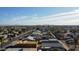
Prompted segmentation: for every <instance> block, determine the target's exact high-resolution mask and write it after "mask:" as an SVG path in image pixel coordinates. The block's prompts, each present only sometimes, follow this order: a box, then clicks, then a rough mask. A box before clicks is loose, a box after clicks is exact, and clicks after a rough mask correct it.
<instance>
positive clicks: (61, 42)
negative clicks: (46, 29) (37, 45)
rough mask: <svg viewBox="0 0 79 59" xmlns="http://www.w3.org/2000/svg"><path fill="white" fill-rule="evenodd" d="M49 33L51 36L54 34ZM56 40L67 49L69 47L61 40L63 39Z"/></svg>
mask: <svg viewBox="0 0 79 59" xmlns="http://www.w3.org/2000/svg"><path fill="white" fill-rule="evenodd" d="M50 34H51V35H52V36H54V34H53V33H52V32H51V31H50ZM58 42H59V43H60V44H62V45H63V47H64V48H65V49H66V50H67V51H68V50H69V49H70V48H69V46H68V45H67V44H66V43H65V42H63V41H61V40H58Z"/></svg>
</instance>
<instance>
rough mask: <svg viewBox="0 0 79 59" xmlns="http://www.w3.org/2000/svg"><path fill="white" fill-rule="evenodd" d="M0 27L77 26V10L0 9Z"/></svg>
mask: <svg viewBox="0 0 79 59" xmlns="http://www.w3.org/2000/svg"><path fill="white" fill-rule="evenodd" d="M0 25H79V8H77V7H0Z"/></svg>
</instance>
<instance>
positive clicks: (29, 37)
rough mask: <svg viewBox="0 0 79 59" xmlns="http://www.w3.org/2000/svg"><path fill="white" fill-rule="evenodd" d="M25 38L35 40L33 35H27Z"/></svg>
mask: <svg viewBox="0 0 79 59" xmlns="http://www.w3.org/2000/svg"><path fill="white" fill-rule="evenodd" d="M27 39H30V40H35V39H34V37H32V36H28V37H27Z"/></svg>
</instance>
